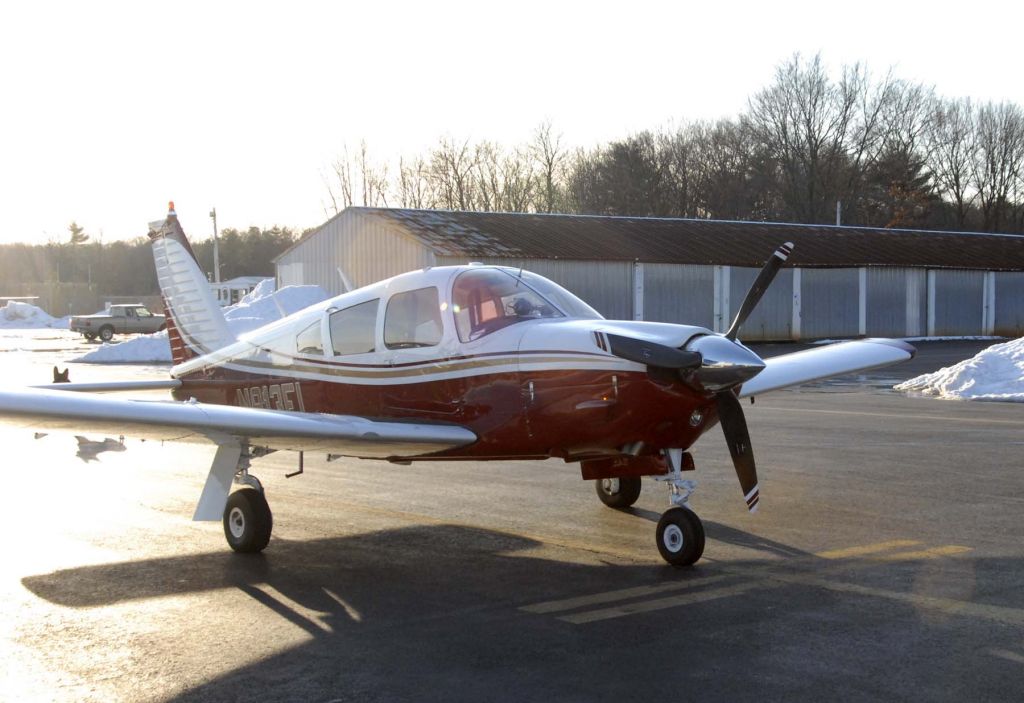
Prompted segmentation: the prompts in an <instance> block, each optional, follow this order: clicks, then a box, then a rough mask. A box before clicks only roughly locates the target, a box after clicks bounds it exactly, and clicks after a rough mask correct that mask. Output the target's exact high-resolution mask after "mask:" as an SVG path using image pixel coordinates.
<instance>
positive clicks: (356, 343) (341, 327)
mask: <svg viewBox="0 0 1024 703" xmlns="http://www.w3.org/2000/svg"><path fill="white" fill-rule="evenodd" d="M379 306H380V299H378V298H375V299H373V300H368V301H366V302H365V303H359V305H353V306H352V307H350V308H345V309H344V310H339V311H338V312H333V313H331V320H330V323H331V347H332V348H333V349H334V355H335V356H345V355H347V354H368V353H369V352H372V351H374V349H375V344H374V339H373V337H374V330H375V329H376V328H377V308H378V307H379Z"/></svg>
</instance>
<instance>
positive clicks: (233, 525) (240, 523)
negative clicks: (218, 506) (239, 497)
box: [228, 508, 245, 539]
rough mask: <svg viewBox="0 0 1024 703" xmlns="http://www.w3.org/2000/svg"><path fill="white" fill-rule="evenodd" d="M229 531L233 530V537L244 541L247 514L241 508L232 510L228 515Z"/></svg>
mask: <svg viewBox="0 0 1024 703" xmlns="http://www.w3.org/2000/svg"><path fill="white" fill-rule="evenodd" d="M228 529H229V530H231V536H232V537H234V538H235V539H242V536H243V535H244V534H245V513H243V512H242V510H241V508H232V509H231V512H230V513H228Z"/></svg>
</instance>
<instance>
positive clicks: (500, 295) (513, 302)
mask: <svg viewBox="0 0 1024 703" xmlns="http://www.w3.org/2000/svg"><path fill="white" fill-rule="evenodd" d="M452 309H453V311H454V313H455V328H456V329H457V330H458V332H459V339H461V340H462V341H463V342H470V341H473V340H474V339H479V338H481V337H484V336H486V335H488V334H491V333H492V332H496V331H498V330H500V329H502V328H503V327H508V326H509V325H514V324H515V323H517V322H523V321H525V320H532V319H537V318H546V317H562V316H563V315H562V313H561V312H559V311H558V310H557V309H556V308H555V306H553V305H552V304H551V303H549V302H548V301H547V300H545V299H544V297H542V296H541V295H539V294H538V293H537V292H536V291H534V290H533V289H532V288H530V287H529V286H528V285H526V283H524V282H523V280H522V279H521V278H519V277H517V276H513V275H511V274H508V273H505V272H504V271H502V270H500V269H492V268H486V269H477V270H474V271H466V272H465V273H461V274H459V277H458V278H456V279H455V285H454V286H453V288H452Z"/></svg>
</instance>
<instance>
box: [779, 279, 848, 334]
mask: <svg viewBox="0 0 1024 703" xmlns="http://www.w3.org/2000/svg"><path fill="white" fill-rule="evenodd" d="M773 285H774V284H773ZM859 333H860V269H803V270H801V271H800V337H801V338H802V339H825V338H828V337H856V336H857V335H858V334H859Z"/></svg>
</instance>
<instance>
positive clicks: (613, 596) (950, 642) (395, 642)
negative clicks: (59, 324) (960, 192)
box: [0, 342, 1024, 702]
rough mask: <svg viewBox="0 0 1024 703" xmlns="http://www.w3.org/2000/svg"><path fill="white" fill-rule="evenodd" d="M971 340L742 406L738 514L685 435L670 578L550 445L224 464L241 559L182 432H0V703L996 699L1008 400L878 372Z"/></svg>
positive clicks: (17, 357) (1021, 619)
mask: <svg viewBox="0 0 1024 703" xmlns="http://www.w3.org/2000/svg"><path fill="white" fill-rule="evenodd" d="M987 344H989V342H981V343H927V344H921V345H919V348H920V349H921V353H920V354H919V356H918V358H917V359H915V360H914V361H912V362H910V363H907V364H905V365H903V367H895V368H892V369H888V370H885V371H883V372H880V373H879V374H876V375H870V374H868V375H862V376H859V377H853V378H849V379H843V380H841V381H836V382H830V383H828V384H819V385H818V386H817V387H814V388H811V389H803V390H797V391H783V392H778V393H775V394H768V395H765V396H763V397H760V398H758V399H757V402H756V404H754V405H753V406H750V405H746V406H745V408H746V411H747V418H748V422H749V424H750V429H751V435H752V442H753V446H754V449H755V453H756V456H757V458H758V464H759V473H760V475H761V489H762V497H761V498H762V499H761V507H760V511H759V512H758V513H757V514H756V515H748V514H747V513H746V510H745V506H744V503H743V500H742V497H741V494H740V489H739V487H738V486H737V484H736V480H735V477H734V475H733V472H732V467H731V465H730V462H729V458H728V453H727V450H726V447H725V444H724V441H723V440H722V438H721V435H720V433H719V432H718V430H713V431H712V432H710V433H709V434H708V435H706V436H705V437H704V438H702V439H701V441H700V442H698V443H697V445H696V446H695V447H694V449H693V453H694V457H695V459H696V462H697V467H698V471H697V474H696V478H698V479H699V480H700V484H699V487H698V490H697V493H696V494H695V496H694V498H693V505H694V507H695V509H696V510H697V512H698V513H699V514H700V515H701V516H702V518H703V520H704V523H705V527H706V530H707V536H708V540H707V548H706V551H705V556H704V558H703V559H702V560H701V561H700V562H699V563H698V564H697V565H696V566H695V567H692V568H688V569H674V568H672V567H669V566H667V565H665V564H664V563H663V562H662V561H661V559H660V557H659V556H658V553H657V550H656V547H655V544H654V528H655V523H656V521H657V519H658V517H659V515H660V513H661V512H662V511H663V510H664V509H665V508H666V507H667V504H668V498H667V490H666V489H665V488H664V487H663V486H661V485H656V484H655V483H654V482H653V481H648V482H645V484H644V492H643V494H642V495H641V498H640V500H639V502H638V503H637V505H636V507H635V508H633V509H631V510H629V511H624V512H618V511H614V510H610V509H608V508H605V507H603V506H602V505H601V504H600V503H599V502H598V500H597V498H596V496H595V495H594V492H593V488H592V486H591V485H590V484H589V483H584V482H582V481H581V480H580V479H579V471H578V468H577V467H576V466H575V465H567V464H564V463H562V462H559V461H548V462H494V463H457V462H447V463H439V464H421V465H413V466H405V467H403V466H393V465H389V464H385V463H378V462H361V461H349V460H344V459H342V460H337V461H333V462H330V463H328V462H326V461H325V459H324V458H323V457H313V456H307V457H306V466H305V468H306V473H305V474H304V475H302V476H298V477H295V478H291V479H286V478H284V473H285V472H287V471H291V470H294V468H295V460H296V459H295V456H294V455H286V454H275V455H272V456H270V457H267V458H265V459H262V460H260V461H259V462H257V463H255V464H254V469H253V472H254V473H255V474H256V475H257V476H259V477H260V479H261V480H262V481H263V482H264V485H265V487H266V490H267V495H268V498H269V500H270V504H271V507H272V509H273V511H274V521H275V524H274V537H273V539H272V540H271V543H270V546H269V547H268V548H267V550H266V551H265V553H264V554H263V555H261V556H256V557H245V556H240V555H235V554H232V553H231V552H230V551H229V550H228V548H227V546H226V544H225V542H224V537H223V533H222V528H221V526H220V524H219V523H193V522H191V521H190V519H189V518H190V516H191V512H192V509H193V508H194V503H195V500H196V499H197V497H198V495H199V492H200V490H201V487H202V483H203V480H204V478H205V474H206V471H207V468H208V464H209V460H210V459H211V458H212V454H213V451H212V449H211V448H206V447H201V446H182V445H171V444H166V445H163V446H161V445H158V444H152V443H141V442H137V441H133V440H131V439H130V438H129V439H127V440H126V450H125V451H105V452H103V453H100V454H99V455H97V456H96V458H95V460H92V461H84V460H83V459H79V458H76V457H75V451H76V449H77V448H78V445H77V444H76V442H75V440H73V439H71V438H67V437H58V436H48V437H44V438H41V439H33V437H32V436H31V435H27V436H26V433H25V432H24V431H13V430H11V429H9V428H6V429H2V430H0V440H2V441H3V442H4V446H5V451H6V460H5V462H4V466H3V469H2V471H3V474H4V482H3V494H2V495H3V498H4V500H3V505H4V509H3V510H2V511H0V529H2V534H3V535H4V537H5V549H4V551H3V559H2V561H0V643H2V647H3V651H4V656H3V657H2V660H0V699H2V700H7V701H35V700H38V701H51V700H56V701H84V700H95V701H236V700H237V701H323V702H326V701H350V700H351V701H434V700H437V701H442V700H443V701H504V700H509V701H534V700H537V701H540V700H543V701H551V700H559V701H563V700H564V701H596V700H660V699H672V700H702V701H744V700H758V701H764V700H788V701H789V700H808V701H821V700H827V699H839V700H869V701H870V700H881V701H894V700H895V701H898V700H913V701H921V700H929V701H932V700H935V701H946V700H949V701H964V700H971V701H983V700H1000V701H1012V700H1021V699H1022V698H1024V540H1022V536H1024V471H1022V470H1021V469H1022V461H1021V451H1022V446H1024V405H1021V404H1009V403H967V402H948V401H938V400H934V399H927V398H920V397H908V396H905V395H902V394H898V393H895V392H891V391H887V390H885V389H884V388H885V385H886V384H887V383H888V382H889V381H891V380H894V379H895V380H898V379H900V378H907V377H910V376H913V375H916V374H917V373H921V372H922V371H925V370H931V369H933V368H937V367H938V366H941V365H945V364H947V363H952V362H955V361H957V360H959V359H961V358H965V357H968V356H971V355H972V354H974V353H975V352H976V351H977V350H978V349H980V348H983V347H984V346H987ZM791 349H792V347H778V348H776V347H773V348H771V349H767V353H769V354H770V353H772V352H773V351H789V350H791ZM761 351H766V349H762V350H761ZM46 354H58V355H59V352H46V353H42V352H38V351H36V352H23V353H17V354H16V353H15V352H11V353H10V354H9V355H8V356H7V357H6V358H5V359H4V361H5V362H9V363H5V366H4V369H5V376H9V375H11V374H12V373H13V372H12V371H11V369H12V368H15V367H16V366H17V364H19V363H20V364H24V365H25V370H23V371H22V372H21V373H20V374H18V375H19V376H20V377H22V378H24V379H26V380H27V379H29V378H31V377H32V376H33V375H34V374H36V375H37V374H48V373H49V370H48V369H49V365H50V363H51V361H52V359H50V358H49V357H48V356H47V355H46ZM11 364H14V367H12V365H11ZM120 371H130V372H131V373H134V374H137V375H138V374H140V373H141V372H139V371H138V370H137V369H133V370H129V369H121V370H120ZM159 372H160V370H159V369H156V370H154V371H153V373H159ZM146 373H149V372H146ZM83 374H85V375H88V376H91V377H92V378H95V377H96V376H102V375H104V374H107V375H108V376H109V377H114V376H117V375H118V374H119V369H117V368H114V369H97V368H90V369H78V368H73V369H72V378H73V379H74V378H76V376H79V377H80V376H82V375H83ZM141 375H145V373H142V374H141ZM31 380H33V381H35V380H36V379H35V378H32V379H31ZM45 380H46V379H43V381H44V382H45ZM83 380H84V379H83ZM90 439H92V440H103V439H104V438H101V437H94V438H90ZM115 439H116V438H115ZM114 444H116V443H114ZM105 446H107V447H110V446H112V444H110V443H108V444H107V445H105ZM87 456H88V453H87Z"/></svg>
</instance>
